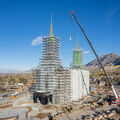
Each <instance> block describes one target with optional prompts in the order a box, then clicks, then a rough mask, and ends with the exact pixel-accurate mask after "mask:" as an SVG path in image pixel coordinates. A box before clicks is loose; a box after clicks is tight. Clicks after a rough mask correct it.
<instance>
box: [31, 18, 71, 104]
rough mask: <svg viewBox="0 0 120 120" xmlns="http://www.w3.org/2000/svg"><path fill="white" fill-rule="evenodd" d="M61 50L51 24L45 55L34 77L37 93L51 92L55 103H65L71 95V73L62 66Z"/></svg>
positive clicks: (45, 45)
mask: <svg viewBox="0 0 120 120" xmlns="http://www.w3.org/2000/svg"><path fill="white" fill-rule="evenodd" d="M51 21H52V20H51ZM59 48H60V41H59V39H58V38H57V37H54V35H53V29H52V22H51V27H50V35H49V37H44V38H43V49H42V52H43V55H42V58H41V59H40V64H39V67H38V68H36V69H33V76H34V79H35V80H36V90H35V92H40V93H41V92H50V94H52V102H53V103H60V102H61V103H65V102H66V101H68V100H69V95H70V72H69V70H67V69H64V68H63V67H62V66H61V60H60V57H59Z"/></svg>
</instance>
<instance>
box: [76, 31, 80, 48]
mask: <svg viewBox="0 0 120 120" xmlns="http://www.w3.org/2000/svg"><path fill="white" fill-rule="evenodd" d="M76 49H79V43H78V33H77V48H76Z"/></svg>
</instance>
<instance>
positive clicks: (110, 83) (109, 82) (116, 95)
mask: <svg viewBox="0 0 120 120" xmlns="http://www.w3.org/2000/svg"><path fill="white" fill-rule="evenodd" d="M70 13H71V14H72V15H73V17H74V18H75V20H76V22H77V23H78V25H79V27H80V29H81V30H82V32H83V34H84V36H85V38H86V39H87V41H88V43H89V45H90V47H91V48H92V50H93V52H94V54H95V56H96V58H97V60H98V62H99V64H100V67H101V68H102V70H103V72H104V75H105V76H106V83H107V82H108V84H107V85H110V87H111V89H112V92H113V94H114V96H115V98H116V104H117V105H118V106H120V97H119V96H118V94H117V93H116V91H115V89H114V86H113V84H112V82H111V80H110V79H109V77H108V75H107V72H106V71H105V69H104V67H103V65H102V63H101V61H100V59H99V57H98V55H97V53H96V51H95V49H94V48H93V45H92V44H91V42H90V40H89V39H88V37H87V35H86V33H85V31H84V30H83V28H82V26H81V24H80V22H79V21H78V19H77V17H76V15H75V13H74V12H73V11H71V12H70Z"/></svg>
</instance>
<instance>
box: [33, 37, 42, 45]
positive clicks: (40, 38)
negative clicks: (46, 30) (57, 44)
mask: <svg viewBox="0 0 120 120" xmlns="http://www.w3.org/2000/svg"><path fill="white" fill-rule="evenodd" d="M42 40H43V37H42V36H38V37H36V38H35V39H33V41H32V43H31V45H32V46H36V45H39V44H41V43H42Z"/></svg>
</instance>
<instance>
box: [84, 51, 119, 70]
mask: <svg viewBox="0 0 120 120" xmlns="http://www.w3.org/2000/svg"><path fill="white" fill-rule="evenodd" d="M99 59H100V61H101V62H102V65H103V66H104V67H105V68H106V69H115V68H117V69H118V68H120V56H119V55H117V54H115V53H110V54H106V55H102V56H100V57H99ZM86 68H87V69H89V70H96V69H99V68H100V66H99V62H98V60H97V59H94V60H92V61H91V62H89V63H88V64H86Z"/></svg>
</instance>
